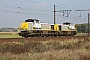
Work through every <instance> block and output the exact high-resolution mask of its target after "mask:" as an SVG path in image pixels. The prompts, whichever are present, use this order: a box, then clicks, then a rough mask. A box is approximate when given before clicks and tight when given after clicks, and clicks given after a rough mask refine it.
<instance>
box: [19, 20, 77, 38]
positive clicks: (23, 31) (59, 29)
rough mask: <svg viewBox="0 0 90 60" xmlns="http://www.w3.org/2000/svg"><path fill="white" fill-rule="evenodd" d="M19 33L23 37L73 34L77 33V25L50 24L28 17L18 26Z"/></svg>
mask: <svg viewBox="0 0 90 60" xmlns="http://www.w3.org/2000/svg"><path fill="white" fill-rule="evenodd" d="M18 34H19V36H22V37H34V36H42V37H43V36H71V35H75V34H76V29H75V25H73V24H71V23H68V22H66V23H63V24H49V23H41V22H40V21H39V20H37V19H27V20H25V22H22V23H21V25H20V26H19V27H18Z"/></svg>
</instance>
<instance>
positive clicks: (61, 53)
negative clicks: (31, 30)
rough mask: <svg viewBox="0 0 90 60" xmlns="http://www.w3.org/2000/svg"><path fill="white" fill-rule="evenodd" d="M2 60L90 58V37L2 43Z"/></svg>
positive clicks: (80, 59)
mask: <svg viewBox="0 0 90 60" xmlns="http://www.w3.org/2000/svg"><path fill="white" fill-rule="evenodd" d="M0 60H90V39H89V38H85V39H82V40H77V39H76V40H66V41H51V40H49V41H43V42H38V41H37V42H36V41H32V42H30V41H19V42H12V43H11V42H8V43H2V44H0Z"/></svg>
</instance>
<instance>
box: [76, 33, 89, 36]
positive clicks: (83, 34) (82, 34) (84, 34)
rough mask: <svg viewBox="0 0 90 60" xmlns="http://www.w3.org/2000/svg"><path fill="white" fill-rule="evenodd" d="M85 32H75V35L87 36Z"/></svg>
mask: <svg viewBox="0 0 90 60" xmlns="http://www.w3.org/2000/svg"><path fill="white" fill-rule="evenodd" d="M87 35H88V34H87V33H77V34H76V35H75V36H87Z"/></svg>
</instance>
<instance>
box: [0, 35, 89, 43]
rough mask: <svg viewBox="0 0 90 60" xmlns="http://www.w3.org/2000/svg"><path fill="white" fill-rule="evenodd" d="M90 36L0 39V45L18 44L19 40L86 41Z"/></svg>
mask: <svg viewBox="0 0 90 60" xmlns="http://www.w3.org/2000/svg"><path fill="white" fill-rule="evenodd" d="M89 37H90V36H65V37H33V38H0V43H3V42H18V41H21V40H28V41H48V40H55V41H64V40H70V39H72V40H75V39H86V38H89Z"/></svg>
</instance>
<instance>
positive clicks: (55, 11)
mask: <svg viewBox="0 0 90 60" xmlns="http://www.w3.org/2000/svg"><path fill="white" fill-rule="evenodd" d="M55 12H56V11H55V5H54V24H55V23H56V22H55Z"/></svg>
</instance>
